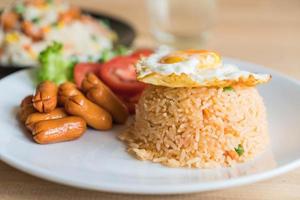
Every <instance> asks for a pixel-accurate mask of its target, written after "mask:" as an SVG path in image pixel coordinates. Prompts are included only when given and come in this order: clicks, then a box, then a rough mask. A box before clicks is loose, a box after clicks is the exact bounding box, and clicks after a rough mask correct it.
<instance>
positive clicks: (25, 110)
mask: <svg viewBox="0 0 300 200" xmlns="http://www.w3.org/2000/svg"><path fill="white" fill-rule="evenodd" d="M32 97H33V96H32V95H29V96H27V97H25V98H24V99H23V100H22V102H21V105H20V111H19V113H18V117H19V119H20V121H21V122H25V121H26V119H27V117H28V116H29V115H30V114H31V113H34V112H36V110H35V109H34V107H33V105H32Z"/></svg>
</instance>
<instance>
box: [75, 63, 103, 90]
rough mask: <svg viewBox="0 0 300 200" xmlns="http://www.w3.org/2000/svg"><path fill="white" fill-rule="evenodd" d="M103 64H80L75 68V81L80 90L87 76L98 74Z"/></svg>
mask: <svg viewBox="0 0 300 200" xmlns="http://www.w3.org/2000/svg"><path fill="white" fill-rule="evenodd" d="M101 66H102V64H99V63H78V64H77V65H75V67H74V80H75V83H76V85H77V87H78V88H80V87H81V82H82V81H83V79H84V77H85V75H86V74H87V73H89V72H93V73H95V74H98V71H99V69H100V68H101Z"/></svg>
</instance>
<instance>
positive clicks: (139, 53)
mask: <svg viewBox="0 0 300 200" xmlns="http://www.w3.org/2000/svg"><path fill="white" fill-rule="evenodd" d="M153 52H154V51H153V50H152V49H138V50H136V51H135V52H133V53H132V54H131V55H130V56H131V57H134V58H138V59H140V58H141V57H142V56H143V57H148V56H150V55H151V54H153Z"/></svg>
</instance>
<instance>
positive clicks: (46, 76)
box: [37, 42, 75, 84]
mask: <svg viewBox="0 0 300 200" xmlns="http://www.w3.org/2000/svg"><path fill="white" fill-rule="evenodd" d="M62 49H63V45H62V44H61V43H59V42H53V43H52V44H51V45H50V46H48V47H47V48H46V49H45V50H43V51H42V52H41V53H40V55H39V62H40V67H39V68H38V71H37V78H38V81H39V82H42V81H45V80H50V81H53V82H55V83H57V84H60V83H62V82H65V81H72V80H73V68H74V65H75V62H74V60H70V59H69V60H67V59H64V58H63V54H62Z"/></svg>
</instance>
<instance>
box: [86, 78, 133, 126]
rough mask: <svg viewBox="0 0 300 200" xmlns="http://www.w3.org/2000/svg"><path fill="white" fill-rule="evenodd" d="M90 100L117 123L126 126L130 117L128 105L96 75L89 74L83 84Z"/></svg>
mask: <svg viewBox="0 0 300 200" xmlns="http://www.w3.org/2000/svg"><path fill="white" fill-rule="evenodd" d="M82 88H83V89H84V90H85V91H87V93H86V95H87V98H88V99H89V100H91V101H92V102H94V103H95V104H97V105H99V106H101V107H102V108H104V109H105V110H107V111H108V112H109V113H110V114H111V115H112V118H113V120H114V121H115V122H116V123H119V124H124V123H125V122H126V120H127V118H128V116H129V113H128V109H127V107H126V105H125V104H124V103H123V102H122V101H121V100H120V99H119V98H118V97H117V96H116V95H115V94H114V93H113V92H112V91H111V90H110V89H109V88H108V87H107V86H106V85H105V84H104V83H103V82H102V81H101V80H99V79H98V78H97V77H96V75H94V74H92V73H89V74H87V75H86V77H85V79H84V80H83V82H82Z"/></svg>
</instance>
